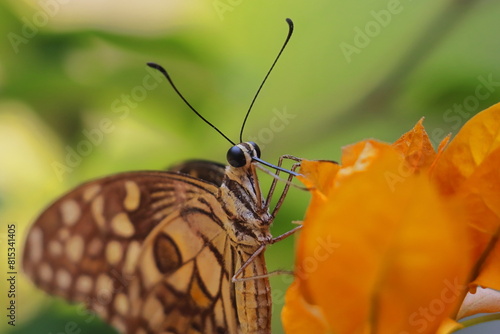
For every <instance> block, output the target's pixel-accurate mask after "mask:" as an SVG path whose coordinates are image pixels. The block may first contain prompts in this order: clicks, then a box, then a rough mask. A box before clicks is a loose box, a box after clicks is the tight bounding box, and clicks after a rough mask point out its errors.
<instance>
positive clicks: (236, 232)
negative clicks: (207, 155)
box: [219, 164, 272, 247]
mask: <svg viewBox="0 0 500 334" xmlns="http://www.w3.org/2000/svg"><path fill="white" fill-rule="evenodd" d="M219 201H220V203H221V205H222V207H223V209H224V211H225V212H226V214H227V215H228V218H229V221H230V222H231V226H228V229H227V230H228V231H229V232H230V237H231V239H233V241H235V242H236V243H238V244H240V245H249V246H255V247H258V246H260V245H261V244H263V243H267V242H268V241H269V240H270V239H271V238H272V236H271V234H270V232H269V226H270V224H271V222H272V217H271V214H270V213H269V211H268V209H267V208H265V207H264V201H263V198H262V193H261V190H260V188H259V182H258V179H257V173H256V171H255V166H254V165H253V164H250V165H249V166H245V167H240V168H234V167H231V166H227V167H226V173H225V176H224V179H223V181H222V185H221V186H220V188H219Z"/></svg>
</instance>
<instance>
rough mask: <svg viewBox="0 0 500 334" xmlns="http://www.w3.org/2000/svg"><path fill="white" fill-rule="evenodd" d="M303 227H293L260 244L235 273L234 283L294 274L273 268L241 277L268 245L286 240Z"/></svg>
mask: <svg viewBox="0 0 500 334" xmlns="http://www.w3.org/2000/svg"><path fill="white" fill-rule="evenodd" d="M301 228H302V225H299V226H297V227H295V228H293V229H291V230H290V231H287V232H285V233H283V234H282V235H279V236H277V237H276V238H273V239H271V240H269V242H268V243H265V244H262V245H260V246H259V248H257V250H256V251H255V252H254V253H253V254H252V255H251V256H250V257H249V258H248V259H247V260H246V261H245V263H243V265H242V266H241V267H240V268H239V269H238V270H237V271H236V273H235V274H234V276H233V278H232V279H231V281H232V282H233V283H234V282H243V281H250V280H254V279H259V278H264V277H270V276H275V275H282V274H289V275H293V271H289V270H279V269H278V270H273V271H271V272H269V273H267V274H265V275H256V276H252V277H241V275H242V273H243V271H244V270H245V268H246V267H248V266H249V265H250V264H251V263H252V261H253V260H254V259H255V258H256V257H257V256H259V254H260V253H262V252H263V251H264V250H265V249H266V247H267V245H272V244H274V243H276V242H278V241H281V240H284V239H286V238H288V237H289V236H291V235H292V234H294V233H295V232H297V231H299V230H300V229H301Z"/></svg>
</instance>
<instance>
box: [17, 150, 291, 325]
mask: <svg viewBox="0 0 500 334" xmlns="http://www.w3.org/2000/svg"><path fill="white" fill-rule="evenodd" d="M231 150H233V153H234V152H235V151H236V153H237V154H236V158H237V159H236V160H234V159H233V161H232V160H231V158H230V159H229V162H230V165H229V166H227V167H224V166H223V165H219V164H216V163H211V162H205V161H191V162H187V163H185V164H182V165H179V166H177V167H174V168H173V169H172V170H170V171H156V172H155V171H151V172H128V173H122V174H117V175H114V176H110V177H106V178H103V179H99V180H96V181H91V182H89V183H86V184H83V185H81V186H79V187H77V188H76V189H75V190H73V191H71V192H70V193H68V194H66V195H64V196H63V197H62V198H60V199H59V200H57V201H56V202H55V203H53V204H52V205H51V206H50V207H49V208H48V209H47V210H46V211H45V212H43V213H42V214H41V215H40V217H39V218H38V219H37V220H36V221H35V223H34V225H33V226H32V227H31V230H30V231H29V233H28V237H27V243H26V246H25V253H24V269H25V272H26V273H27V274H28V275H29V276H30V277H31V279H32V280H33V281H34V282H35V284H36V285H38V286H39V287H40V288H42V289H43V290H45V291H47V292H49V293H51V294H54V295H58V296H61V297H63V298H65V299H67V300H70V301H75V302H83V303H85V304H86V305H87V306H88V307H89V308H90V309H92V310H94V311H95V312H96V313H97V314H98V315H100V316H101V317H102V318H104V319H105V320H106V321H107V322H109V323H110V324H112V325H113V326H114V327H116V328H117V329H118V330H119V331H120V332H123V333H269V332H270V320H271V297H270V286H269V281H268V278H267V276H266V274H267V271H266V266H265V260H264V256H263V252H261V250H263V249H264V248H265V245H267V244H269V243H272V242H273V239H272V237H271V234H270V232H269V226H270V224H271V222H272V219H273V215H272V214H270V213H269V210H268V206H269V204H268V201H266V200H265V198H263V196H262V194H261V190H260V188H259V183H258V179H257V174H256V167H255V161H253V159H252V158H253V157H257V158H258V156H259V155H260V152H259V149H258V147H257V146H256V144H254V143H252V142H248V143H241V144H239V145H236V146H234V147H233V148H232V149H231ZM231 150H230V151H231ZM228 157H229V155H228ZM235 166H236V167H235ZM282 196H284V195H282ZM273 214H274V213H273ZM252 255H253V256H252ZM251 257H252V258H251ZM249 259H250V260H249ZM240 268H242V269H240ZM238 270H240V272H238ZM235 273H238V274H241V276H240V277H245V278H254V279H248V280H237V281H236V282H232V278H233V277H234V275H235ZM259 276H263V277H259Z"/></svg>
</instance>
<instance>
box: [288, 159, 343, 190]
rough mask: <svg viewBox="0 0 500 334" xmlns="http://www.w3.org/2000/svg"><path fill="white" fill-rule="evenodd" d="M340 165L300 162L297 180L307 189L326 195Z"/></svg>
mask: <svg viewBox="0 0 500 334" xmlns="http://www.w3.org/2000/svg"><path fill="white" fill-rule="evenodd" d="M339 169H340V165H339V164H337V163H335V162H333V161H327V160H302V161H301V163H300V174H301V175H299V176H297V178H298V179H299V180H300V181H301V182H302V183H303V184H304V185H305V186H306V187H308V188H312V189H314V191H319V192H320V193H322V194H323V195H325V196H326V195H327V192H328V191H329V190H330V188H332V187H333V179H334V178H335V176H336V175H337V172H338V170H339Z"/></svg>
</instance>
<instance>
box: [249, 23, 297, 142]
mask: <svg viewBox="0 0 500 334" xmlns="http://www.w3.org/2000/svg"><path fill="white" fill-rule="evenodd" d="M286 23H288V35H287V36H286V39H285V43H283V46H282V47H281V50H280V52H279V53H278V55H277V56H276V59H274V62H273V64H272V65H271V68H270V69H269V71H268V72H267V74H266V76H265V77H264V80H262V83H261V84H260V86H259V89H257V93H255V96H254V97H253V100H252V103H250V107H249V108H248V111H247V113H246V115H245V119H244V120H243V124H242V125H241V131H240V143H241V142H243V130H244V129H245V124H246V122H247V119H248V115H250V111H251V110H252V107H253V105H254V103H255V100H257V96H259V93H260V90H261V89H262V87H263V86H264V83H265V82H266V80H267V77H268V76H269V74H271V71H272V70H273V68H274V65H276V63H277V62H278V59H279V58H280V56H281V54H282V53H283V50H285V47H286V45H287V44H288V41H289V40H290V37H292V34H293V21H292V20H291V19H289V18H287V19H286Z"/></svg>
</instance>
